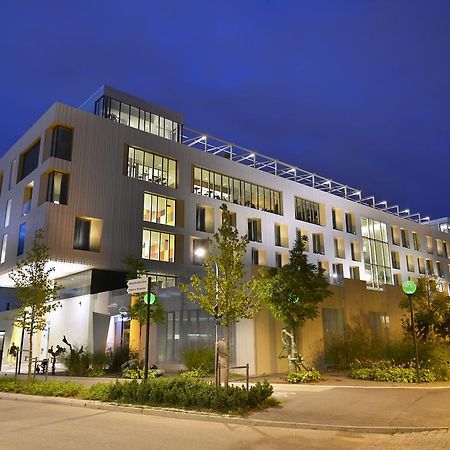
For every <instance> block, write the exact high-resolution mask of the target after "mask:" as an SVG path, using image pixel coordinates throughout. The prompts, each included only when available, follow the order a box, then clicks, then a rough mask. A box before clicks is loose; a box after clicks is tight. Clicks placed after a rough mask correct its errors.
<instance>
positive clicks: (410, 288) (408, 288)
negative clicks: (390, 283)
mask: <svg viewBox="0 0 450 450" xmlns="http://www.w3.org/2000/svg"><path fill="white" fill-rule="evenodd" d="M402 289H403V292H404V293H405V294H408V295H412V294H414V292H416V289H417V285H416V283H414V281H411V280H407V281H405V282H404V283H403V284H402Z"/></svg>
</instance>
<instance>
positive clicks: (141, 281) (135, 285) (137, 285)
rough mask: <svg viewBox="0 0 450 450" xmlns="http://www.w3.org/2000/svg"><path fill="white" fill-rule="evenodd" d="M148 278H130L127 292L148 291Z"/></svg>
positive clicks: (138, 292)
mask: <svg viewBox="0 0 450 450" xmlns="http://www.w3.org/2000/svg"><path fill="white" fill-rule="evenodd" d="M147 280H148V278H147V277H143V278H135V279H134V280H128V282H127V286H128V287H127V293H128V294H140V293H142V292H147V285H148V281H147Z"/></svg>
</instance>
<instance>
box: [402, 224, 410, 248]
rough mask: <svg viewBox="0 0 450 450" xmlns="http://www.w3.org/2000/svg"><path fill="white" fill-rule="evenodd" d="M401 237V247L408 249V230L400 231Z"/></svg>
mask: <svg viewBox="0 0 450 450" xmlns="http://www.w3.org/2000/svg"><path fill="white" fill-rule="evenodd" d="M401 237H402V246H403V247H405V248H409V236H408V230H404V229H403V228H402V229H401Z"/></svg>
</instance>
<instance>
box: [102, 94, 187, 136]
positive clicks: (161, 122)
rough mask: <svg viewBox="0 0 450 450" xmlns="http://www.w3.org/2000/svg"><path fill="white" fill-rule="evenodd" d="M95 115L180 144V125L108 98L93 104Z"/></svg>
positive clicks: (104, 97)
mask: <svg viewBox="0 0 450 450" xmlns="http://www.w3.org/2000/svg"><path fill="white" fill-rule="evenodd" d="M95 114H96V115H98V116H101V117H105V118H106V119H109V120H112V121H114V122H120V123H121V124H123V125H126V126H129V127H132V128H136V129H138V130H141V131H145V132H146V133H152V134H156V135H157V136H160V137H162V138H165V139H169V140H171V141H176V142H180V138H181V125H180V124H179V123H177V122H175V121H173V120H170V119H167V118H164V117H161V116H158V115H156V114H153V113H151V112H149V111H145V110H143V109H139V108H136V107H134V106H131V105H128V104H127V103H123V102H119V101H118V100H114V99H112V98H110V97H106V96H103V97H101V98H99V99H98V100H97V101H96V102H95Z"/></svg>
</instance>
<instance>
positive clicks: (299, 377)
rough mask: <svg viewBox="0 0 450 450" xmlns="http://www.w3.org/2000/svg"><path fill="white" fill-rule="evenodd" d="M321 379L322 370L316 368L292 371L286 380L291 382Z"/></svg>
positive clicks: (307, 381)
mask: <svg viewBox="0 0 450 450" xmlns="http://www.w3.org/2000/svg"><path fill="white" fill-rule="evenodd" d="M321 379H322V377H321V375H320V372H319V371H318V370H315V369H309V370H302V371H300V372H292V373H290V374H289V375H288V376H287V377H286V380H287V381H288V382H289V383H311V382H314V381H320V380H321Z"/></svg>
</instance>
